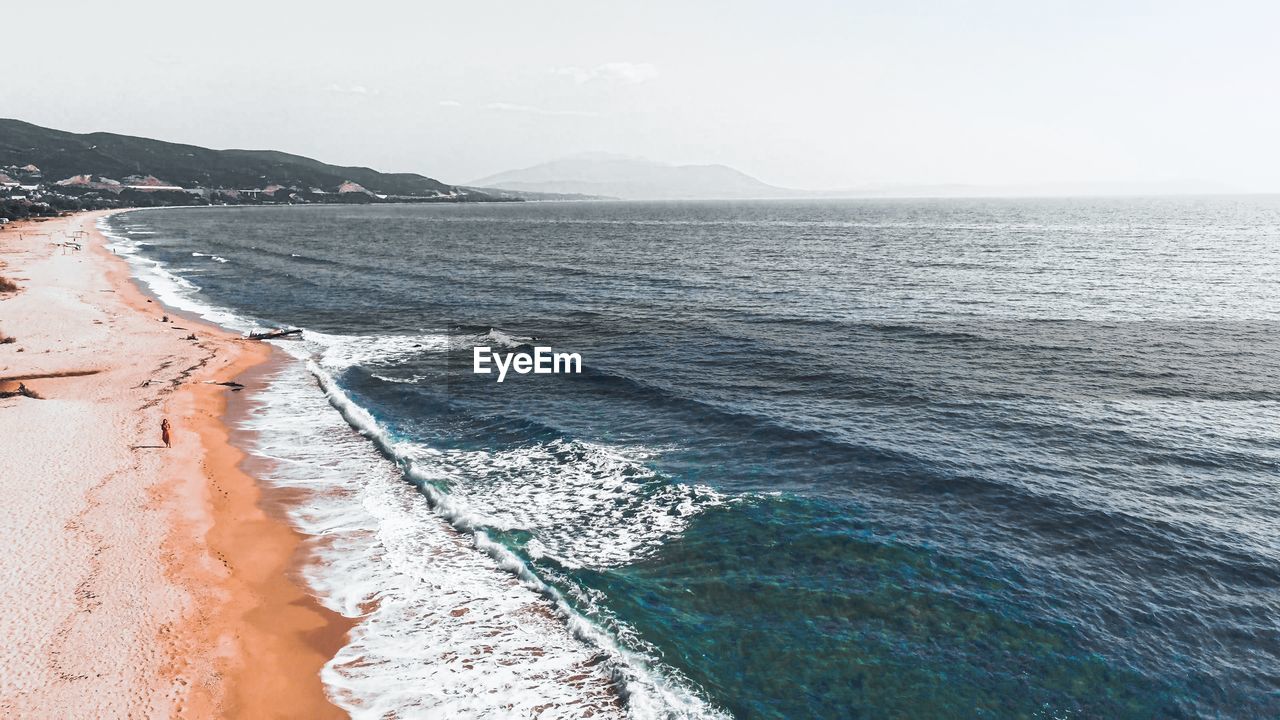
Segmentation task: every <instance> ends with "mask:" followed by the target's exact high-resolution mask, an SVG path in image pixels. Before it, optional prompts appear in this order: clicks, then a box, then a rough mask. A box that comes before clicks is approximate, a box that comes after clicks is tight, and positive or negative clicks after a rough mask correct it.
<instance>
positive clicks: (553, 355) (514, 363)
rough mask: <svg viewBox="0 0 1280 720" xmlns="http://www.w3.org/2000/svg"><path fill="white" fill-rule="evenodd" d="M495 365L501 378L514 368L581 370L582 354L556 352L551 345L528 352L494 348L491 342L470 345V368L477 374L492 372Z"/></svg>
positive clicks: (554, 372)
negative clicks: (505, 351) (498, 350)
mask: <svg viewBox="0 0 1280 720" xmlns="http://www.w3.org/2000/svg"><path fill="white" fill-rule="evenodd" d="M494 366H497V370H498V382H502V381H503V380H505V379H506V377H507V371H508V370H515V371H516V373H518V374H520V375H528V374H529V373H533V374H534V375H563V374H573V375H580V374H582V355H580V354H578V353H563V352H555V351H553V350H552V349H551V348H549V347H545V346H541V345H540V346H538V347H535V348H534V349H533V352H532V353H528V352H521V351H516V352H509V353H501V352H494V351H493V348H491V347H489V346H488V345H476V346H474V347H472V348H471V372H473V373H475V374H476V375H492V374H493V371H494Z"/></svg>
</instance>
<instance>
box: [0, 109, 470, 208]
mask: <svg viewBox="0 0 1280 720" xmlns="http://www.w3.org/2000/svg"><path fill="white" fill-rule="evenodd" d="M27 167H31V168H37V169H38V171H39V176H40V179H42V180H43V182H44V183H46V184H50V185H53V184H59V185H60V186H61V187H62V188H74V187H82V188H83V187H87V186H90V185H93V186H95V187H94V188H93V189H95V190H98V191H111V190H114V188H115V185H122V186H123V187H126V188H127V187H134V188H138V187H140V186H146V185H155V186H165V187H168V188H171V189H175V190H176V189H183V190H193V189H202V190H205V191H206V192H205V193H204V196H205V197H206V198H208V196H209V193H210V192H213V191H221V190H225V191H229V192H227V193H223V195H224V196H225V197H220V198H218V199H219V200H226V198H227V197H230V198H231V199H232V200H233V201H234V200H236V199H240V196H241V195H245V193H244V191H246V190H247V191H249V192H248V193H247V196H248V197H251V198H260V197H262V193H263V192H265V191H266V190H267V189H270V190H272V192H271V193H268V195H274V194H275V192H276V191H277V189H287V190H289V191H290V195H293V196H294V197H292V198H290V199H291V200H295V201H302V200H310V201H317V200H319V201H324V199H325V198H324V196H326V195H334V196H341V197H342V198H343V201H348V200H351V201H365V200H367V201H376V200H390V201H425V200H446V201H447V200H488V199H493V198H489V197H487V196H485V195H484V194H483V193H479V192H476V191H473V190H467V189H463V188H458V187H455V186H452V185H448V184H445V183H442V182H440V181H439V180H435V179H433V178H429V177H426V176H423V175H417V174H414V173H382V172H378V171H376V170H371V169H369V168H365V167H341V166H337V165H329V164H326V163H323V162H320V161H318V160H313V159H311V158H307V157H302V156H300V155H290V154H288V153H283V152H276V151H271V150H211V149H209V148H203V147H197V146H195V145H182V144H178V143H171V142H164V141H161V140H150V139H147V138H140V137H132V136H129V135H117V134H115V133H107V132H95V133H88V134H83V135H82V134H77V133H70V132H64V131H61V130H53V129H50V128H44V127H40V126H38V125H32V124H31V123H27V122H22V121H20V120H7V119H0V172H3V171H4V169H5V168H17V169H20V168H27ZM11 174H12V173H11ZM27 175H28V176H30V175H32V173H27ZM129 178H134V180H133V181H129V180H128V179H129ZM11 179H12V180H16V181H20V182H22V183H24V184H25V183H27V182H29V181H30V180H29V178H28V179H22V178H11ZM113 183H114V185H113ZM116 195H119V193H118V192H117V193H116ZM245 199H248V198H245ZM278 199H283V198H278Z"/></svg>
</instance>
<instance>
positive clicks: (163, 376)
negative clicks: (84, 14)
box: [0, 213, 349, 718]
mask: <svg viewBox="0 0 1280 720" xmlns="http://www.w3.org/2000/svg"><path fill="white" fill-rule="evenodd" d="M99 215H100V214H99V213H86V214H81V215H77V216H74V217H71V218H63V219H57V220H50V221H46V222H40V223H14V224H11V225H10V226H8V227H7V229H5V230H3V231H0V264H2V265H3V266H2V267H0V276H4V277H8V278H10V279H13V280H15V281H16V282H17V283H18V285H20V286H21V290H20V291H19V292H18V293H16V294H0V333H2V334H4V335H9V336H12V337H14V338H16V342H14V343H9V344H0V390H6V389H11V388H13V387H16V385H17V382H19V379H21V380H20V381H21V382H23V383H25V384H26V386H27V387H28V388H30V389H32V390H34V391H36V392H38V393H39V394H40V395H42V396H43V398H44V399H42V400H35V399H30V398H24V397H17V398H9V399H2V400H0V495H2V496H4V497H6V499H7V503H6V504H7V506H8V507H7V508H6V509H7V512H6V513H5V514H4V515H3V517H0V548H4V550H5V552H4V553H0V577H3V578H5V587H4V588H3V589H0V715H3V716H10V715H17V716H23V717H108V716H110V717H123V716H146V717H154V716H169V717H173V716H182V717H252V718H273V717H307V718H325V717H341V716H342V715H343V713H342V712H341V711H339V710H338V708H336V707H335V706H333V705H332V704H331V703H330V702H329V701H328V699H327V698H326V697H325V694H324V690H323V686H322V685H321V682H320V678H319V670H320V668H321V667H322V666H323V664H324V663H325V662H326V661H327V660H328V659H329V658H330V657H331V656H332V655H333V653H334V652H335V651H336V650H337V649H338V648H339V647H340V646H341V645H342V644H343V642H344V638H345V635H346V632H347V630H348V628H349V621H347V620H345V619H343V618H342V617H340V616H338V615H336V614H334V613H331V612H329V611H328V610H326V609H324V608H322V607H321V606H320V605H319V604H318V603H316V601H315V600H314V599H313V598H312V597H311V596H310V595H309V594H308V593H307V592H306V590H305V589H304V588H303V587H301V585H300V584H299V582H298V581H297V580H296V579H295V576H294V574H293V572H292V568H293V565H294V560H295V555H296V554H297V552H298V547H299V541H300V538H299V536H298V535H297V533H295V532H294V531H293V530H292V529H291V528H290V526H289V525H288V524H287V523H286V522H285V521H284V520H283V519H281V518H280V517H278V516H277V515H275V514H274V513H269V512H267V511H265V510H264V509H263V507H261V506H260V491H259V488H258V486H257V485H256V483H255V482H254V480H253V479H252V478H251V477H249V476H248V475H246V474H245V473H244V472H242V470H241V469H240V466H239V464H240V461H241V459H242V457H243V456H242V454H241V453H240V452H239V451H238V450H236V449H235V448H234V447H232V446H231V445H230V444H229V443H228V432H227V428H226V427H225V425H224V424H223V422H222V416H223V413H224V411H225V407H226V397H227V396H226V394H227V393H228V392H230V391H229V389H228V388H226V387H223V386H218V385H211V384H206V382H205V381H219V382H220V381H227V380H231V379H233V378H235V377H236V376H238V375H239V374H240V373H242V372H243V371H245V370H246V369H247V368H250V367H252V366H254V365H256V364H258V363H261V362H264V361H265V360H266V359H267V358H268V357H269V356H270V353H271V350H270V348H269V347H268V346H265V345H262V344H258V343H252V342H248V341H245V340H242V339H239V338H236V337H234V336H232V335H230V334H228V333H226V332H224V331H222V330H220V329H218V328H214V327H210V326H208V325H206V324H204V323H201V322H198V321H195V320H193V319H190V318H186V317H179V316H176V315H174V314H173V313H172V312H170V313H169V314H170V318H171V322H168V323H165V322H161V321H160V317H161V316H162V315H163V314H165V312H166V311H165V310H164V309H163V308H162V307H161V306H160V305H159V304H158V303H155V302H151V301H149V300H148V299H147V298H146V297H145V296H144V295H143V294H142V293H141V292H140V291H139V290H138V289H137V288H136V287H135V285H134V284H133V281H132V280H131V278H130V276H129V270H128V267H127V265H126V264H125V263H124V262H123V261H122V260H120V259H119V258H115V257H114V256H113V255H112V254H111V253H110V252H109V251H107V250H106V249H104V247H103V244H104V240H103V238H102V237H101V236H100V235H99V234H98V233H97V232H96V230H95V229H94V223H95V221H96V219H97V217H98V216H99ZM77 229H78V230H85V231H87V232H88V233H89V236H88V238H87V243H86V247H85V250H84V251H81V252H74V251H69V250H64V249H63V248H61V247H57V246H55V245H53V243H55V242H59V241H61V240H62V239H63V238H64V237H65V235H66V234H68V233H70V232H71V231H73V230H77ZM191 333H195V335H196V337H197V339H196V340H187V339H185V338H186V336H187V335H189V334H191ZM249 391H252V389H251V388H250V389H249ZM162 418H168V419H169V420H170V422H171V423H172V424H173V428H174V447H173V448H172V449H168V450H166V449H163V447H162V446H161V447H156V446H160V445H161V443H160V420H161V419H162Z"/></svg>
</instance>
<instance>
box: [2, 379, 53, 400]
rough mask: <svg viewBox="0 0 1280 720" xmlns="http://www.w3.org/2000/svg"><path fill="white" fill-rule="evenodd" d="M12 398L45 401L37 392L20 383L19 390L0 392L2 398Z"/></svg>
mask: <svg viewBox="0 0 1280 720" xmlns="http://www.w3.org/2000/svg"><path fill="white" fill-rule="evenodd" d="M11 397H29V398H32V399H35V400H43V399H44V398H42V397H40V393H38V392H36V391H35V390H32V389H31V388H29V387H27V386H26V385H25V384H23V383H18V389H17V390H0V398H11Z"/></svg>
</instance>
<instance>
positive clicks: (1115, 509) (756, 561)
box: [111, 198, 1280, 718]
mask: <svg viewBox="0 0 1280 720" xmlns="http://www.w3.org/2000/svg"><path fill="white" fill-rule="evenodd" d="M111 222H112V225H113V227H114V228H115V230H116V231H117V232H118V233H119V234H120V235H122V236H126V237H130V238H132V239H133V240H134V241H137V242H141V243H143V245H142V247H141V252H142V254H143V255H145V256H146V257H149V258H153V259H156V260H159V261H161V262H162V263H164V264H165V265H166V266H167V268H168V270H169V271H170V272H172V273H174V274H175V275H177V276H179V277H182V278H185V279H186V280H189V281H190V282H191V283H193V287H192V288H188V291H189V292H192V293H194V297H198V298H200V299H201V301H202V302H205V303H207V304H209V305H214V306H219V307H223V308H228V309H230V310H232V311H234V313H235V314H236V315H238V316H240V317H243V318H251V319H253V320H255V321H256V322H258V323H263V324H278V325H296V326H300V327H304V328H306V329H307V330H308V332H309V334H313V338H312V340H313V341H316V342H319V341H318V340H316V339H317V338H319V339H320V340H322V341H323V342H322V343H321V345H320V347H323V348H329V349H330V350H329V352H330V355H328V356H326V357H329V358H330V359H332V355H333V354H334V353H339V351H337V350H333V348H348V350H343V351H341V352H343V353H346V354H345V355H343V357H345V358H346V361H345V362H341V363H330V365H325V367H328V368H329V369H330V371H331V372H332V376H333V379H334V380H335V381H336V382H337V383H338V385H339V386H341V388H342V390H343V392H344V393H345V394H346V395H347V396H349V397H350V398H351V399H352V400H354V401H355V402H356V403H358V405H360V406H361V407H363V408H365V409H366V410H368V411H369V413H371V414H372V416H373V417H374V418H376V419H377V421H378V422H380V423H381V424H382V426H384V427H385V428H386V429H387V430H388V432H389V433H390V434H391V436H392V437H393V438H394V440H395V441H396V442H400V443H404V445H405V446H406V447H409V448H411V451H412V452H418V453H419V454H424V453H425V454H426V455H423V456H429V457H430V458H431V462H432V463H433V467H434V468H435V470H436V471H437V473H436V474H435V475H434V476H433V477H432V478H431V479H428V480H421V479H419V482H425V483H428V484H430V485H431V489H433V490H435V491H438V492H441V493H444V494H447V495H448V496H449V497H452V498H455V499H457V501H458V502H460V503H465V504H466V506H467V507H468V508H470V511H471V512H472V513H473V517H475V518H478V520H477V521H476V523H477V524H478V526H479V527H478V529H479V530H481V531H483V532H484V533H485V534H486V536H488V537H492V538H494V539H496V540H497V541H499V542H500V543H501V544H503V545H505V546H506V547H507V548H509V549H510V550H512V551H514V552H515V553H516V554H517V555H518V556H519V557H520V558H522V560H523V561H524V563H526V564H527V566H528V567H530V568H531V569H532V570H533V571H534V572H535V573H536V575H537V576H538V577H539V578H541V580H542V581H545V582H546V583H548V584H549V585H550V586H551V587H554V588H556V589H557V591H559V592H560V593H562V594H563V596H564V597H565V598H566V599H567V601H568V602H569V603H571V604H572V605H573V606H574V608H575V609H576V611H577V612H579V613H581V615H582V616H584V617H587V618H589V619H590V620H591V622H592V623H594V624H595V626H596V627H598V628H601V629H603V630H604V631H605V632H606V633H608V634H609V635H610V636H611V637H613V638H616V639H617V640H618V641H619V642H620V643H622V644H623V645H624V646H626V647H628V648H631V649H633V650H634V651H635V652H637V653H639V654H640V655H642V656H643V657H645V658H647V659H648V661H649V662H650V663H651V664H652V665H653V667H654V668H655V671H656V672H660V673H664V674H666V675H668V676H669V677H671V678H674V679H675V680H676V681H678V682H679V683H681V684H683V685H684V686H687V687H689V688H690V689H691V691H692V692H694V693H696V694H697V695H699V696H701V697H702V698H704V699H705V700H706V701H708V703H709V705H711V706H713V707H715V708H719V709H721V710H723V711H727V712H728V713H731V714H732V715H734V716H737V717H743V718H806V717H823V718H862V717H865V718H886V717H901V718H972V717H986V718H1006V717H1008V718H1014V717H1017V718H1021V717H1046V718H1075V717H1080V718H1100V717H1106V718H1177V717H1212V718H1217V717H1233V718H1234V717H1239V718H1254V717H1280V620H1278V618H1280V540H1278V539H1277V520H1278V519H1280V495H1278V490H1280V432H1278V431H1277V428H1278V427H1280V424H1278V423H1280V339H1278V337H1277V334H1276V329H1277V320H1280V280H1278V278H1280V275H1278V274H1277V270H1278V269H1280V199H1277V198H1213V199H1114V200H1035V201H1032V200H991V201H961V200H955V201H950V200H949V201H882V202H870V201H867V202H854V201H849V202H772V203H763V202H762V203H683V204H642V203H629V204H621V203H617V204H615V203H594V204H589V203H580V204H575V203H564V204H504V205H490V206H484V205H459V206H441V205H435V206H423V207H407V206H400V207H360V208H345V207H321V208H300V207H299V208H213V209H198V210H174V211H164V212H147V213H138V214H131V215H123V216H118V217H116V218H114V219H113V220H112V221H111ZM131 233H132V234H131ZM193 253H199V254H196V255H193ZM224 261H225V262H224ZM532 338H536V341H535V340H532ZM344 339H345V340H344ZM437 341H439V342H437ZM344 342H345V343H346V344H344ZM535 342H536V344H539V345H550V346H552V347H554V348H555V349H556V350H562V351H571V352H577V353H580V354H581V356H582V358H583V365H584V372H583V373H582V374H581V375H540V376H534V375H526V376H514V375H509V376H508V378H507V380H506V381H505V382H504V383H502V384H497V383H495V382H494V376H479V375H474V374H472V373H471V372H470V370H471V348H472V346H474V345H480V344H488V345H493V346H495V347H502V348H504V349H511V348H519V347H522V346H524V347H527V346H528V345H530V344H533V343H535ZM353 343H354V344H353ZM356 345H358V346H359V348H360V351H359V352H354V351H350V348H351V347H356ZM339 354H341V353H339ZM321 364H322V365H324V362H321ZM414 491H415V490H414V489H413V487H412V486H411V485H409V484H406V486H405V492H414Z"/></svg>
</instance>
